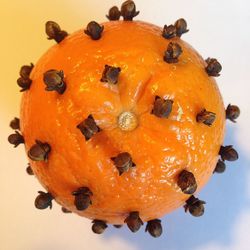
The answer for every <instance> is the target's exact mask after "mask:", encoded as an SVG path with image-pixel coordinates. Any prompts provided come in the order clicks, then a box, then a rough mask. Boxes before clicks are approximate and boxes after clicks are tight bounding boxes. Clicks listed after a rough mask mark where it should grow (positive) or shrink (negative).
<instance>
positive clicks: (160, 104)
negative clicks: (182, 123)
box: [151, 96, 174, 118]
mask: <svg viewBox="0 0 250 250" xmlns="http://www.w3.org/2000/svg"><path fill="white" fill-rule="evenodd" d="M173 103H174V101H173V100H170V99H166V100H165V99H163V98H161V97H160V96H156V97H155V101H154V106H153V109H152V111H151V114H154V115H155V116H157V117H159V118H168V117H169V115H170V114H171V112H172V107H173Z"/></svg>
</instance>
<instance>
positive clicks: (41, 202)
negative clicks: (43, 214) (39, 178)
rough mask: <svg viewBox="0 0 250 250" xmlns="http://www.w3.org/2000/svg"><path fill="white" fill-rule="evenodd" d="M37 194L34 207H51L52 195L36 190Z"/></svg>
mask: <svg viewBox="0 0 250 250" xmlns="http://www.w3.org/2000/svg"><path fill="white" fill-rule="evenodd" d="M38 193H39V195H38V196H37V197H36V199H35V207H36V208H37V209H46V208H48V207H49V208H50V209H51V208H52V200H53V199H54V197H53V196H52V195H51V194H50V193H45V192H43V191H39V192H38Z"/></svg>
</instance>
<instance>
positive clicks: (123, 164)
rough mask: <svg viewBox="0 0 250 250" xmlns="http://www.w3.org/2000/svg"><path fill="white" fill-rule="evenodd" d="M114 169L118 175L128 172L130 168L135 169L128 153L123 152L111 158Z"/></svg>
mask: <svg viewBox="0 0 250 250" xmlns="http://www.w3.org/2000/svg"><path fill="white" fill-rule="evenodd" d="M111 160H112V161H113V162H114V164H115V166H116V168H117V169H118V172H119V175H122V174H123V173H125V172H128V171H129V169H130V168H133V167H135V166H136V165H135V163H134V162H133V161H132V157H131V155H130V154H129V153H127V152H124V153H120V154H118V155H117V156H116V157H111Z"/></svg>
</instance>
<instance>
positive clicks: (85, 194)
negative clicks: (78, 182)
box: [72, 187, 93, 211]
mask: <svg viewBox="0 0 250 250" xmlns="http://www.w3.org/2000/svg"><path fill="white" fill-rule="evenodd" d="M72 195H74V196H75V200H74V204H75V206H76V209H77V210H79V211H83V210H86V209H87V208H88V207H89V206H90V205H91V204H92V201H91V199H90V196H92V195H93V193H92V192H91V191H90V189H89V188H88V187H81V188H78V189H77V190H76V191H74V192H72Z"/></svg>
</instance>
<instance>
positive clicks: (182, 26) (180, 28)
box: [174, 18, 189, 37]
mask: <svg viewBox="0 0 250 250" xmlns="http://www.w3.org/2000/svg"><path fill="white" fill-rule="evenodd" d="M174 26H175V28H176V35H177V36H178V37H181V36H182V34H184V33H187V32H188V31H189V30H188V29H187V22H186V20H185V19H183V18H180V19H178V20H177V21H176V22H175V24H174Z"/></svg>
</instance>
